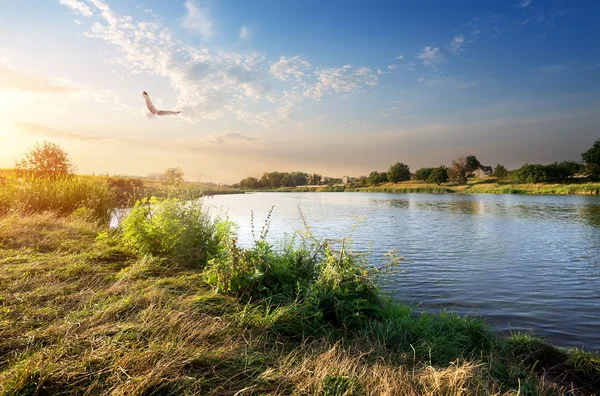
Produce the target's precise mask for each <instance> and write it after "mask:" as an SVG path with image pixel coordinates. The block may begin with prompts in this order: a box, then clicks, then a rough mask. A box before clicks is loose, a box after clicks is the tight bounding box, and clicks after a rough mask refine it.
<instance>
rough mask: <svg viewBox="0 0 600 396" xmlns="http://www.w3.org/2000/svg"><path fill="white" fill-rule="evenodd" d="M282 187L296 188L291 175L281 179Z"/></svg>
mask: <svg viewBox="0 0 600 396" xmlns="http://www.w3.org/2000/svg"><path fill="white" fill-rule="evenodd" d="M281 187H294V178H293V177H292V175H291V174H290V173H284V174H283V177H282V178H281Z"/></svg>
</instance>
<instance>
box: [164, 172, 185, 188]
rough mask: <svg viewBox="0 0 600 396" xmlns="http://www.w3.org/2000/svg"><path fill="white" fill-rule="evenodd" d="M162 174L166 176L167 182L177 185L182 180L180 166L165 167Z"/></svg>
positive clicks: (181, 182)
mask: <svg viewBox="0 0 600 396" xmlns="http://www.w3.org/2000/svg"><path fill="white" fill-rule="evenodd" d="M164 175H165V177H166V178H167V183H169V184H171V185H174V186H179V185H181V184H183V182H184V180H183V171H182V170H181V168H167V169H166V170H165V173H164Z"/></svg>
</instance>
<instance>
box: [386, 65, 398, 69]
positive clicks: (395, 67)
mask: <svg viewBox="0 0 600 396" xmlns="http://www.w3.org/2000/svg"><path fill="white" fill-rule="evenodd" d="M397 68H398V65H389V66H388V70H396V69H397Z"/></svg>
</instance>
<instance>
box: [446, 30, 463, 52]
mask: <svg viewBox="0 0 600 396" xmlns="http://www.w3.org/2000/svg"><path fill="white" fill-rule="evenodd" d="M464 44H465V36H464V35H462V34H457V35H456V36H454V38H453V39H452V41H450V45H449V49H450V51H451V52H452V53H454V54H456V55H458V54H460V53H461V52H462V51H463V46H464Z"/></svg>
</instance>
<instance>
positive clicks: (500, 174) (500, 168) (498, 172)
mask: <svg viewBox="0 0 600 396" xmlns="http://www.w3.org/2000/svg"><path fill="white" fill-rule="evenodd" d="M492 176H494V177H497V178H498V179H502V178H505V177H508V169H506V168H505V167H504V165H500V164H498V165H496V169H494V172H493V173H492Z"/></svg>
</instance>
